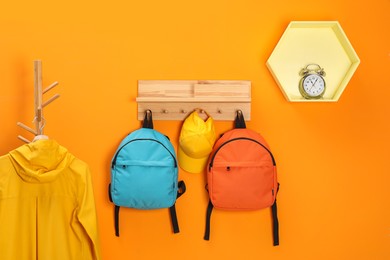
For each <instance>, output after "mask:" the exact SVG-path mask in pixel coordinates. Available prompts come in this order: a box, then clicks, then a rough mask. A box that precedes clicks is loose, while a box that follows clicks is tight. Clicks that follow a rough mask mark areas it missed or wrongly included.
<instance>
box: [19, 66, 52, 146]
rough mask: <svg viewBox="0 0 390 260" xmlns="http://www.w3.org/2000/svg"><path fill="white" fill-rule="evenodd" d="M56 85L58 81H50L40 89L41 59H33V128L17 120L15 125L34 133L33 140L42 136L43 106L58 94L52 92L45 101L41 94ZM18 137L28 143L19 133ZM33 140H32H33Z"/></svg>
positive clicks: (43, 125)
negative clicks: (45, 86)
mask: <svg viewBox="0 0 390 260" xmlns="http://www.w3.org/2000/svg"><path fill="white" fill-rule="evenodd" d="M57 85H58V82H54V83H52V84H51V85H50V86H48V87H47V88H45V89H44V90H42V61H41V60H35V61H34V111H35V116H34V120H33V123H35V129H32V128H30V127H28V126H26V125H25V124H23V123H21V122H18V123H17V125H18V126H20V127H21V128H23V129H24V130H27V131H28V132H30V133H32V134H34V135H35V138H34V140H36V137H39V136H43V128H44V127H45V123H46V121H45V118H44V117H43V108H44V107H46V106H47V105H49V104H50V103H51V102H53V101H54V100H55V99H57V98H59V97H60V95H59V94H54V95H53V96H52V97H51V98H49V99H48V100H47V101H45V102H43V94H45V93H46V92H48V91H49V90H51V89H53V88H54V87H55V86H57ZM18 138H19V139H20V140H22V141H24V142H26V143H30V142H31V141H30V140H28V139H27V138H24V137H23V136H21V135H19V136H18ZM34 140H33V141H34Z"/></svg>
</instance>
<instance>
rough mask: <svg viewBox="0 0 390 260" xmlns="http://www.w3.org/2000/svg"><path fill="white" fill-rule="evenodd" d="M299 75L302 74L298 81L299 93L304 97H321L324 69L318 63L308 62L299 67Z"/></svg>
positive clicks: (323, 89)
mask: <svg viewBox="0 0 390 260" xmlns="http://www.w3.org/2000/svg"><path fill="white" fill-rule="evenodd" d="M299 75H300V76H302V78H301V80H300V81H299V92H300V93H301V95H302V96H303V97H304V98H306V99H320V98H322V96H323V95H324V93H325V89H326V84H325V80H324V77H325V75H326V73H325V71H324V69H323V68H321V66H320V65H318V64H309V65H307V66H306V67H305V68H303V69H301V71H300V72H299Z"/></svg>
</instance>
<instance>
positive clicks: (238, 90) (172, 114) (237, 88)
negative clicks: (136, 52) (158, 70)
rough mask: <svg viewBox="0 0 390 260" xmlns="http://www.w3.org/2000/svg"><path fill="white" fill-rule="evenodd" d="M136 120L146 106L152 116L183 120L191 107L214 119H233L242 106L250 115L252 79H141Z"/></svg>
mask: <svg viewBox="0 0 390 260" xmlns="http://www.w3.org/2000/svg"><path fill="white" fill-rule="evenodd" d="M136 101H137V103H138V120H143V119H144V114H145V110H147V109H150V110H151V111H152V112H153V119H155V120H184V119H185V118H186V117H187V116H188V115H189V114H190V113H191V112H192V111H194V110H195V109H200V110H204V111H206V112H207V113H208V114H209V115H210V116H212V117H213V119H214V120H226V121H231V120H234V117H235V112H236V111H237V110H241V111H242V112H243V114H244V118H245V120H250V118H251V82H250V81H247V80H140V81H138V97H137V98H136Z"/></svg>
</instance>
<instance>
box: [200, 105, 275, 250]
mask: <svg viewBox="0 0 390 260" xmlns="http://www.w3.org/2000/svg"><path fill="white" fill-rule="evenodd" d="M207 187H208V193H209V197H210V201H209V204H208V208H207V215H206V232H205V236H204V239H205V240H209V239H210V218H211V213H212V210H213V208H214V207H215V208H217V209H224V210H258V209H263V208H267V207H271V209H272V219H273V239H274V246H276V245H279V231H278V230H279V224H278V218H277V208H276V194H277V191H278V188H279V184H278V181H277V174H276V164H275V159H274V157H273V155H272V153H271V151H270V149H269V146H268V145H267V143H266V142H265V140H264V138H263V137H262V136H261V135H260V134H258V133H256V132H254V131H252V130H250V129H246V125H245V121H244V117H243V115H242V112H241V111H237V115H236V119H235V129H232V130H229V131H227V132H226V133H224V134H223V135H222V136H221V137H220V138H219V139H218V140H217V142H216V143H215V145H214V148H213V151H212V153H211V154H210V157H209V161H208V164H207Z"/></svg>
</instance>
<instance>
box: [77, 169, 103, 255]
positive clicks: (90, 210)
mask: <svg viewBox="0 0 390 260" xmlns="http://www.w3.org/2000/svg"><path fill="white" fill-rule="evenodd" d="M83 178H84V180H83V181H84V183H83V184H84V185H83V186H84V188H81V189H80V191H81V192H80V194H79V207H78V210H77V218H78V221H79V222H80V223H81V225H82V226H83V228H84V231H85V233H86V236H87V237H88V240H89V241H88V242H89V243H88V245H84V246H85V247H87V248H84V252H85V253H86V254H88V255H86V256H85V259H92V260H101V252H100V241H99V234H98V227H97V214H96V208H95V200H94V196H93V189H92V179H91V173H90V170H89V168H88V166H87V167H86V168H85V175H84V176H83Z"/></svg>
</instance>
